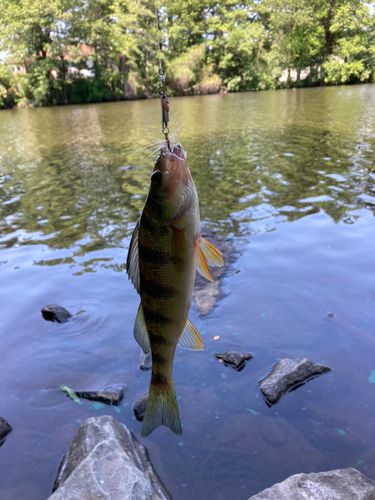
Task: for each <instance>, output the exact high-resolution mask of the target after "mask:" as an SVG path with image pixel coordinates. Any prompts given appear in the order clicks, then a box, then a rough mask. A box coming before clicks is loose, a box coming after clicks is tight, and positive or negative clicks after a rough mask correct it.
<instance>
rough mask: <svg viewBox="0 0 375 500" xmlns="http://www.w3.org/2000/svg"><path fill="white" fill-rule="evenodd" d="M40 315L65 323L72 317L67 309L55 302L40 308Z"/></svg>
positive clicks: (49, 319) (48, 319)
mask: <svg viewBox="0 0 375 500" xmlns="http://www.w3.org/2000/svg"><path fill="white" fill-rule="evenodd" d="M42 316H43V318H44V319H45V320H47V321H57V322H58V323H66V322H67V321H68V319H69V318H71V317H72V315H71V314H70V312H69V311H67V310H66V309H64V308H63V307H61V306H58V305H57V304H49V305H48V306H44V307H43V308H42Z"/></svg>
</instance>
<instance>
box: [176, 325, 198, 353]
mask: <svg viewBox="0 0 375 500" xmlns="http://www.w3.org/2000/svg"><path fill="white" fill-rule="evenodd" d="M178 345H179V346H180V347H182V349H190V350H192V351H203V349H204V345H203V340H202V337H201V336H200V334H199V332H198V330H197V329H196V328H195V326H194V325H193V323H192V322H191V321H190V319H189V318H188V319H187V321H186V325H185V328H184V329H183V331H182V333H181V337H180V340H179V342H178Z"/></svg>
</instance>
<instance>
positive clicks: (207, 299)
mask: <svg viewBox="0 0 375 500" xmlns="http://www.w3.org/2000/svg"><path fill="white" fill-rule="evenodd" d="M201 234H202V236H203V238H206V240H208V241H209V242H210V243H212V244H213V245H215V247H216V248H217V249H218V250H220V252H221V254H222V256H223V259H224V266H223V267H210V273H211V275H212V277H213V279H214V281H213V282H211V281H208V280H207V279H206V278H203V276H201V275H200V274H198V273H197V275H196V277H195V283H194V291H193V299H194V301H195V303H196V306H197V309H198V311H199V312H200V313H201V314H208V313H209V312H210V311H211V309H212V308H213V307H214V305H215V301H216V299H217V297H218V296H219V285H220V278H221V276H222V274H223V272H224V269H225V266H227V265H228V263H229V261H230V260H231V255H232V247H231V246H229V245H227V244H226V243H224V242H223V239H222V238H221V237H220V236H218V235H217V234H216V233H214V231H211V230H209V229H202V231H201Z"/></svg>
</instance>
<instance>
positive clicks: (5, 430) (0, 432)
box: [0, 417, 12, 446]
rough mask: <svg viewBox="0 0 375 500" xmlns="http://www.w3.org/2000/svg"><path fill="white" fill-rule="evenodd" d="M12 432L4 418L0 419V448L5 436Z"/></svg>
mask: <svg viewBox="0 0 375 500" xmlns="http://www.w3.org/2000/svg"><path fill="white" fill-rule="evenodd" d="M11 430H12V427H11V426H10V425H9V424H8V422H7V421H6V420H5V418H2V417H0V446H1V445H2V444H3V442H4V440H5V436H6V435H7V434H9V432H10V431H11Z"/></svg>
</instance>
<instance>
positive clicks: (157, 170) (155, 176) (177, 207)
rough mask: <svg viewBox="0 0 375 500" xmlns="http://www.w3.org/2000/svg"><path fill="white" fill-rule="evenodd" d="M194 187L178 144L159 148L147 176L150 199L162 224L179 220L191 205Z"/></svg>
mask: <svg viewBox="0 0 375 500" xmlns="http://www.w3.org/2000/svg"><path fill="white" fill-rule="evenodd" d="M195 193H196V191H195V185H194V182H193V179H192V177H191V173H190V170H189V168H188V166H187V163H186V156H185V153H184V151H183V150H182V149H181V147H180V146H179V145H177V146H174V147H173V148H172V150H170V149H169V148H168V147H167V146H164V147H162V148H161V149H160V154H159V156H158V157H157V159H156V162H155V166H154V170H153V172H152V174H151V185H150V197H151V199H152V200H153V203H154V204H155V205H156V206H157V207H158V210H157V211H158V214H159V216H158V218H159V219H160V222H162V223H172V222H174V221H176V220H178V219H179V218H180V217H182V216H183V215H184V214H185V213H186V211H187V210H188V208H189V206H190V205H191V201H192V197H193V196H194V195H195Z"/></svg>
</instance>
